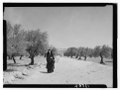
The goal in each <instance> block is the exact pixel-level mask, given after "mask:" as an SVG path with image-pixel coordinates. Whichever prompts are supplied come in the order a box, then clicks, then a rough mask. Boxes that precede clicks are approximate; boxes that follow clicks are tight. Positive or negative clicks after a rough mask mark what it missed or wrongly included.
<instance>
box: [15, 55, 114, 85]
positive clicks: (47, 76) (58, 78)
mask: <svg viewBox="0 0 120 90" xmlns="http://www.w3.org/2000/svg"><path fill="white" fill-rule="evenodd" d="M15 84H106V85H107V86H108V87H112V67H110V66H106V65H100V64H97V63H94V62H88V61H78V60H75V59H70V58H66V57H61V58H59V60H58V59H57V61H56V63H55V71H54V72H53V73H47V70H46V68H45V64H43V65H41V67H37V68H36V69H35V71H34V74H33V75H32V76H30V77H28V78H27V79H25V80H19V81H16V82H15Z"/></svg>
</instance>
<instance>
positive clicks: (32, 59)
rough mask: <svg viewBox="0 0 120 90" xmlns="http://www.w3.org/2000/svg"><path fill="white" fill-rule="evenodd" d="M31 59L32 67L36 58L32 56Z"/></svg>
mask: <svg viewBox="0 0 120 90" xmlns="http://www.w3.org/2000/svg"><path fill="white" fill-rule="evenodd" d="M30 58H31V63H30V65H34V57H33V56H32V57H30Z"/></svg>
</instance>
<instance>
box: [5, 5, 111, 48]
mask: <svg viewBox="0 0 120 90" xmlns="http://www.w3.org/2000/svg"><path fill="white" fill-rule="evenodd" d="M112 9H113V8H112V6H110V5H109V6H105V7H7V8H5V13H4V19H6V20H7V21H9V22H10V23H11V24H12V25H14V24H21V25H22V27H23V28H24V29H25V30H36V29H38V28H39V29H40V30H41V31H42V32H44V31H45V32H47V33H48V41H49V44H50V45H52V46H55V47H56V48H68V47H80V46H84V47H90V48H94V47H95V46H97V45H103V44H106V45H109V46H110V47H112V38H113V37H112V35H113V33H112V31H113V25H112V23H113V21H112V19H113V15H112V13H113V12H112Z"/></svg>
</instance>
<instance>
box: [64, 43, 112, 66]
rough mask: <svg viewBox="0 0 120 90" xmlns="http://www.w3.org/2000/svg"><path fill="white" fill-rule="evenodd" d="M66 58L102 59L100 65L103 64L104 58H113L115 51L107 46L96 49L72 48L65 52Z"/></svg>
mask: <svg viewBox="0 0 120 90" xmlns="http://www.w3.org/2000/svg"><path fill="white" fill-rule="evenodd" d="M64 56H67V57H73V56H74V57H75V58H77V59H79V60H80V59H81V57H84V60H86V59H87V57H100V58H101V60H100V63H101V64H103V63H104V62H103V59H104V58H113V50H112V48H111V47H109V46H107V45H103V46H96V47H94V48H88V47H79V48H76V47H70V48H68V49H67V50H66V51H65V52H64Z"/></svg>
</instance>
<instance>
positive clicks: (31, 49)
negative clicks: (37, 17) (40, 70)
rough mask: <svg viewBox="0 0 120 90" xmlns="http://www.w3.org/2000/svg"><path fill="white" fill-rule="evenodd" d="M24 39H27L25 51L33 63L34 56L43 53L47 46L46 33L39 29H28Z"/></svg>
mask: <svg viewBox="0 0 120 90" xmlns="http://www.w3.org/2000/svg"><path fill="white" fill-rule="evenodd" d="M26 41H28V42H29V43H28V46H27V49H26V50H27V52H28V53H29V55H30V58H31V63H30V65H33V64H34V57H35V56H37V55H39V54H42V55H43V54H45V52H46V49H47V47H48V42H47V33H46V32H43V33H42V32H40V30H39V29H38V30H34V31H29V32H28V33H27V35H26Z"/></svg>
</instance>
